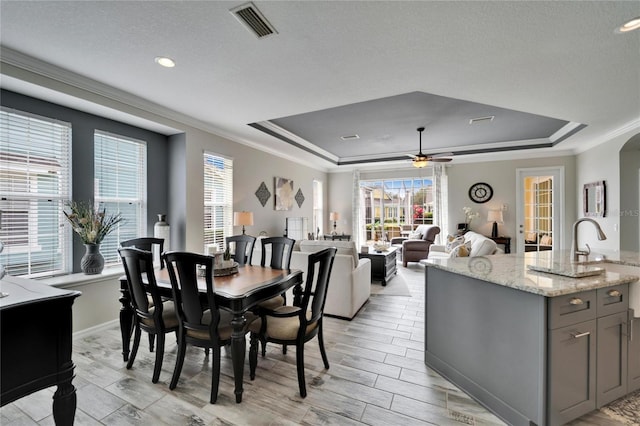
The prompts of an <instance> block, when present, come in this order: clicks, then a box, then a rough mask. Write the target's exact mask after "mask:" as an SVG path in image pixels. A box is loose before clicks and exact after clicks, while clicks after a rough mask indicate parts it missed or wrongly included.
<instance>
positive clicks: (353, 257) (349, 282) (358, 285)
mask: <svg viewBox="0 0 640 426" xmlns="http://www.w3.org/2000/svg"><path fill="white" fill-rule="evenodd" d="M326 247H336V248H337V249H338V251H337V253H336V257H335V259H334V261H333V269H332V271H331V278H330V279H329V288H328V289H327V300H326V303H325V307H324V313H325V314H326V315H331V316H335V317H339V318H344V319H349V320H350V319H352V318H353V317H354V316H355V315H356V314H357V313H358V311H359V310H360V308H361V307H362V306H363V305H364V304H365V303H366V302H367V300H369V296H370V295H371V260H370V259H359V258H358V250H357V248H356V243H355V242H353V241H324V240H302V241H300V242H299V244H298V243H296V245H295V246H294V249H293V253H292V254H291V269H300V270H302V271H303V272H304V279H306V274H307V264H308V257H309V254H310V253H314V252H317V251H320V250H322V249H324V248H326ZM287 297H289V296H287Z"/></svg>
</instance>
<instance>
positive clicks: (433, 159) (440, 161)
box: [429, 157, 452, 163]
mask: <svg viewBox="0 0 640 426" xmlns="http://www.w3.org/2000/svg"><path fill="white" fill-rule="evenodd" d="M451 160H452V159H451V158H433V157H430V158H429V161H431V162H433V163H448V162H449V161H451Z"/></svg>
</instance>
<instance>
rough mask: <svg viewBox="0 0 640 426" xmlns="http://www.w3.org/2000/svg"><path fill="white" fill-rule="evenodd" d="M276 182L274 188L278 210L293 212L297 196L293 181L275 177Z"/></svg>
mask: <svg viewBox="0 0 640 426" xmlns="http://www.w3.org/2000/svg"><path fill="white" fill-rule="evenodd" d="M273 180H274V188H275V191H274V192H275V194H276V196H275V199H276V206H275V209H276V210H291V209H292V208H293V201H294V197H295V194H294V192H293V181H292V180H291V179H286V178H281V177H275V178H273Z"/></svg>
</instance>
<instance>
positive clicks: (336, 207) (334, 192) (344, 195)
mask: <svg viewBox="0 0 640 426" xmlns="http://www.w3.org/2000/svg"><path fill="white" fill-rule="evenodd" d="M328 183H329V184H328V186H327V188H326V189H325V192H326V193H327V200H328V201H327V202H328V203H327V204H326V206H327V208H326V209H325V221H326V222H325V226H324V229H325V231H326V233H329V232H331V231H332V230H333V222H331V221H330V220H329V212H338V213H339V214H340V220H338V221H337V222H336V231H337V232H338V233H339V234H342V233H344V234H349V235H353V217H352V216H351V214H352V212H351V207H352V205H353V199H352V196H353V195H352V194H353V172H342V173H329V175H328Z"/></svg>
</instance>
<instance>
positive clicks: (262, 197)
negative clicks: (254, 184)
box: [256, 182, 271, 207]
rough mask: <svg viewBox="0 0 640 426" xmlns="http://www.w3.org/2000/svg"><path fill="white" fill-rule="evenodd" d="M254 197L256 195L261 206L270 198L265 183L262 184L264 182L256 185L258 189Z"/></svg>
mask: <svg viewBox="0 0 640 426" xmlns="http://www.w3.org/2000/svg"><path fill="white" fill-rule="evenodd" d="M256 197H258V201H260V204H262V207H264V206H265V204H267V201H269V198H271V193H270V192H269V189H268V188H267V185H265V184H264V182H262V183H261V184H260V186H259V187H258V190H257V191H256Z"/></svg>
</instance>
